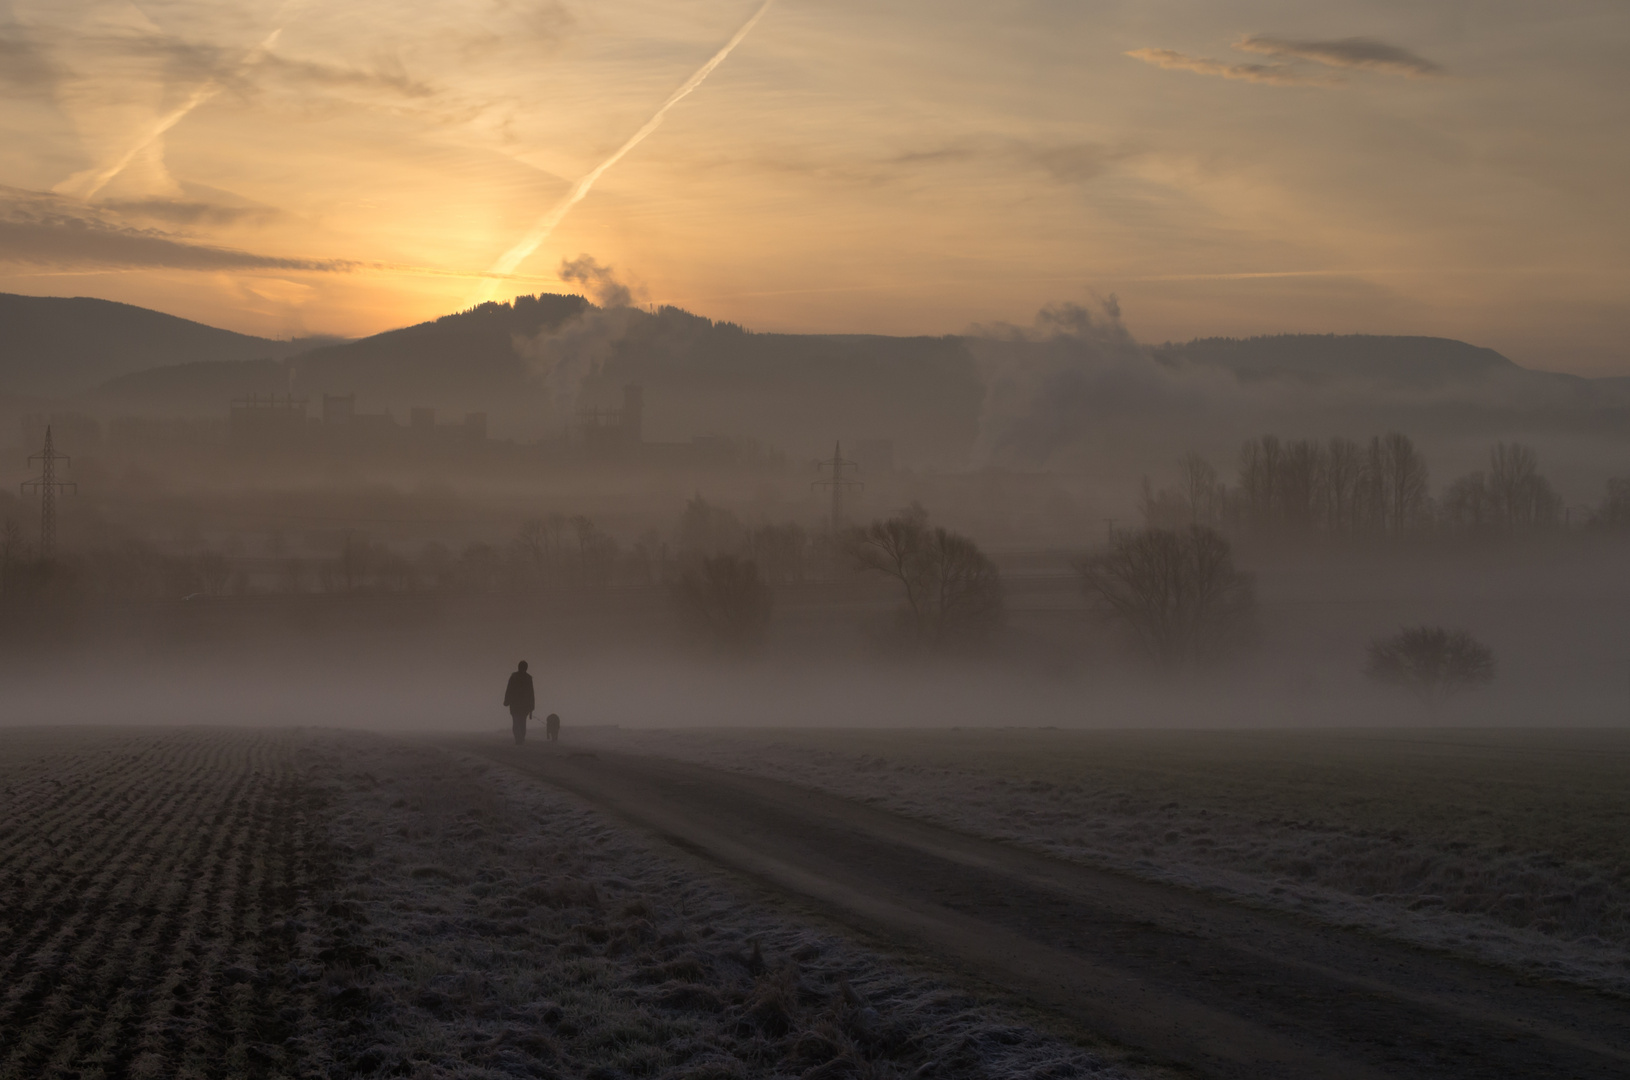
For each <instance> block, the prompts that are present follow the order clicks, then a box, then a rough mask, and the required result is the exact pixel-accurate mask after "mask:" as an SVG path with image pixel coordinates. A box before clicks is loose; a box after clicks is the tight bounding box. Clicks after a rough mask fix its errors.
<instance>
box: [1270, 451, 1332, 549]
mask: <svg viewBox="0 0 1630 1080" xmlns="http://www.w3.org/2000/svg"><path fill="white" fill-rule="evenodd" d="M1323 474H1324V447H1322V446H1320V445H1319V444H1318V443H1316V442H1311V441H1309V440H1307V439H1299V440H1297V441H1296V442H1293V443H1286V444H1285V446H1284V450H1283V451H1282V453H1281V455H1280V462H1279V476H1278V485H1277V488H1278V490H1277V491H1276V492H1275V503H1276V504H1277V506H1278V511H1279V518H1280V520H1281V521H1282V522H1283V523H1284V524H1285V525H1286V526H1288V527H1289V528H1290V529H1291V530H1293V531H1295V532H1300V533H1306V532H1308V531H1310V530H1311V529H1312V528H1313V525H1314V518H1315V513H1316V511H1317V507H1318V504H1319V500H1320V494H1321V492H1320V486H1321V484H1322V482H1323V479H1324V475H1323Z"/></svg>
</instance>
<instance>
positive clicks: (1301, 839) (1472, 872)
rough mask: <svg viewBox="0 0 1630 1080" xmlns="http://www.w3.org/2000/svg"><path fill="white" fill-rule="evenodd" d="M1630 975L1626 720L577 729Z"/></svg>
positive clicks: (1532, 959) (1410, 930) (957, 823)
mask: <svg viewBox="0 0 1630 1080" xmlns="http://www.w3.org/2000/svg"><path fill="white" fill-rule="evenodd" d="M574 738H582V739H584V740H587V741H592V742H594V743H596V744H600V745H606V746H615V747H618V748H621V749H625V750H631V751H640V752H647V753H658V754H663V755H667V756H673V757H679V758H683V759H686V760H691V761H697V762H702V763H707V764H713V765H718V766H723V767H727V768H732V769H737V770H741V771H745V772H751V773H755V774H759V775H765V776H770V777H775V778H780V779H785V780H791V781H794V782H797V783H800V784H805V785H809V786H813V787H817V788H821V789H824V790H828V791H832V792H834V793H837V794H842V795H845V796H848V797H852V798H857V799H861V800H864V801H867V802H870V803H873V804H874V805H877V806H880V807H883V808H887V809H891V810H895V811H898V812H901V813H905V814H908V815H911V816H915V817H918V818H921V819H925V820H929V821H935V822H939V823H942V824H946V825H950V826H953V827H955V828H958V829H961V830H965V831H968V832H972V833H975V834H978V835H983V836H988V837H992V838H996V839H1003V840H1007V841H1010V842H1014V843H1019V844H1022V845H1025V846H1028V847H1032V848H1035V849H1038V850H1042V851H1046V852H1048V853H1051V854H1054V855H1058V856H1061V857H1064V858H1067V859H1072V860H1077V861H1080V862H1084V863H1089V864H1094V865H1101V866H1107V867H1111V868H1116V869H1121V870H1125V871H1128V872H1130V873H1133V874H1136V875H1139V876H1143V877H1148V878H1152V879H1156V880H1164V881H1172V882H1177V883H1181V884H1185V885H1188V886H1191V887H1196V888H1200V889H1203V890H1206V891H1209V892H1212V893H1217V894H1222V895H1226V896H1230V897H1234V898H1237V899H1243V900H1246V901H1248V902H1251V903H1254V904H1259V905H1266V906H1271V907H1278V908H1289V909H1292V910H1295V911H1298V912H1302V913H1304V914H1307V915H1309V916H1312V917H1314V918H1317V919H1321V920H1325V921H1328V922H1331V923H1334V924H1338V925H1347V926H1357V927H1364V928H1367V929H1369V930H1372V931H1375V932H1379V933H1382V934H1384V935H1387V936H1390V937H1395V938H1399V939H1402V940H1407V941H1414V942H1417V943H1421V944H1426V945H1430V946H1432V947H1435V948H1442V949H1446V950H1450V951H1453V952H1457V953H1460V954H1464V955H1468V956H1472V957H1475V958H1478V959H1481V960H1487V961H1493V962H1497V963H1502V964H1514V965H1517V966H1519V967H1522V968H1525V969H1528V970H1532V971H1535V972H1539V973H1544V974H1547V975H1549V976H1553V977H1561V978H1565V979H1569V980H1573V981H1579V982H1583V983H1586V984H1589V985H1595V986H1600V987H1604V988H1611V989H1615V990H1619V991H1626V990H1630V732H1626V731H1613V730H1594V731H1584V730H1580V731H1547V732H1541V731H1517V730H1477V731H1465V730H1455V731H1450V730H1431V731H1327V732H1289V731H1272V732H1268V731H1257V732H1178V731H1166V732H1103V731H1098V732H1080V731H1053V730H1036V729H988V728H987V729H965V730H939V731H877V730H868V731H861V730H809V729H803V730H779V731H777V730H763V729H760V730H756V731H754V730H746V729H742V730H711V731H674V732H661V731H618V730H614V729H602V730H596V731H585V732H583V733H581V734H574Z"/></svg>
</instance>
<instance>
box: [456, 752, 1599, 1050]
mask: <svg viewBox="0 0 1630 1080" xmlns="http://www.w3.org/2000/svg"><path fill="white" fill-rule="evenodd" d="M448 745H450V746H459V747H462V748H465V749H468V750H471V751H473V752H476V753H481V754H484V755H486V756H487V757H489V758H491V759H492V760H494V761H498V762H502V763H504V764H506V765H510V766H512V767H514V768H516V769H519V770H521V771H523V772H524V773H526V774H528V775H531V776H534V777H537V778H539V779H542V780H545V781H547V782H548V783H549V784H550V785H553V786H556V787H560V788H564V789H566V790H568V791H571V792H575V793H577V794H579V795H581V796H583V797H585V798H587V799H589V800H591V801H592V802H594V803H595V804H597V805H599V806H602V807H604V808H606V809H609V810H612V811H614V812H615V813H617V814H619V815H621V816H622V817H624V818H625V819H626V820H629V821H631V822H634V823H637V824H639V825H642V826H644V827H646V828H647V829H649V830H652V831H654V832H656V833H657V834H659V835H661V836H664V837H666V838H669V839H670V840H672V841H673V842H675V843H677V844H678V845H680V846H681V847H683V848H685V849H687V850H690V851H693V852H697V853H700V854H703V855H705V856H707V857H708V858H710V859H712V860H714V861H716V862H718V863H721V864H723V865H725V866H728V867H730V868H732V869H735V870H737V871H741V872H745V873H746V874H748V875H750V876H752V877H754V878H756V879H758V880H760V881H763V882H767V883H769V884H771V885H772V886H774V887H776V888H779V889H781V890H783V891H785V892H787V893H790V894H794V895H797V896H801V897H804V898H806V899H808V900H812V901H814V902H815V903H816V904H817V905H819V906H820V907H821V908H822V909H824V910H825V911H827V912H828V913H830V914H833V915H835V916H837V917H838V918H840V919H843V920H846V921H848V922H850V923H851V924H853V925H856V926H859V927H863V928H866V929H869V930H872V931H876V932H881V933H882V934H884V935H886V936H888V937H889V938H890V939H891V940H895V941H900V942H902V943H906V944H910V945H913V946H915V947H916V948H917V949H919V950H921V951H922V952H924V953H925V954H928V955H931V956H936V957H940V958H942V959H947V960H950V961H951V962H953V963H956V964H958V965H960V966H961V967H963V968H964V969H965V970H966V971H968V972H969V973H970V974H972V975H974V976H976V977H979V978H982V979H986V980H989V981H990V982H992V983H994V984H996V985H998V986H1001V987H1004V988H1006V989H1008V990H1010V991H1014V992H1018V993H1020V994H1023V995H1026V996H1028V997H1029V998H1031V999H1032V1000H1033V1001H1035V1002H1037V1003H1038V1004H1039V1005H1041V1006H1043V1007H1044V1008H1046V1009H1048V1010H1050V1011H1051V1012H1053V1013H1054V1014H1055V1015H1058V1016H1061V1017H1064V1018H1067V1019H1069V1020H1070V1021H1073V1022H1074V1023H1076V1024H1078V1025H1080V1027H1081V1028H1082V1029H1083V1030H1088V1031H1093V1032H1097V1033H1100V1034H1103V1035H1106V1036H1108V1037H1110V1038H1112V1039H1115V1040H1117V1041H1119V1042H1121V1043H1123V1044H1125V1045H1129V1046H1134V1047H1140V1048H1144V1049H1146V1050H1148V1051H1149V1052H1151V1053H1153V1054H1155V1055H1156V1056H1158V1057H1159V1058H1162V1059H1165V1060H1168V1061H1173V1062H1176V1063H1179V1064H1182V1065H1186V1066H1187V1067H1189V1068H1191V1069H1194V1070H1196V1071H1197V1072H1199V1073H1200V1074H1201V1075H1205V1076H1213V1077H1242V1078H1243V1077H1251V1078H1259V1077H1295V1078H1299V1080H1300V1078H1305V1080H1313V1078H1319V1077H1406V1076H1407V1077H1421V1076H1431V1077H1434V1078H1445V1080H1448V1078H1458V1077H1465V1078H1483V1077H1487V1078H1490V1080H1493V1078H1496V1077H1499V1078H1506V1077H1512V1076H1522V1077H1527V1078H1538V1077H1553V1076H1554V1077H1583V1078H1591V1077H1601V1078H1604V1080H1605V1078H1608V1077H1615V1078H1616V1077H1622V1076H1624V1075H1627V1074H1630V1008H1627V1006H1626V1003H1625V1002H1624V1001H1623V1000H1622V999H1620V998H1616V997H1611V996H1608V995H1605V994H1601V993H1597V992H1593V991H1590V990H1585V989H1581V988H1577V987H1570V986H1564V985H1560V984H1552V983H1546V982H1543V981H1539V980H1535V979H1531V978H1526V977H1523V976H1520V975H1517V974H1514V973H1512V972H1508V971H1504V970H1501V969H1498V968H1493V967H1483V966H1478V965H1475V964H1471V963H1467V962H1464V961H1461V960H1456V959H1453V958H1449V957H1446V956H1442V955H1437V954H1433V953H1430V952H1427V951H1425V950H1422V949H1417V948H1414V947H1411V946H1408V945H1402V944H1397V943H1391V942H1385V941H1382V940H1379V939H1376V938H1373V937H1370V936H1367V935H1364V934H1360V933H1355V932H1351V931H1344V930H1339V929H1334V928H1331V927H1328V926H1320V925H1317V924H1315V923H1312V922H1308V921H1304V920H1301V919H1299V918H1296V917H1295V916H1291V915H1286V914H1283V913H1274V912H1268V911H1261V910H1254V909H1251V908H1248V907H1244V906H1241V905H1237V904H1231V903H1228V902H1225V901H1222V900H1218V899H1215V898H1212V897H1206V896H1202V895H1199V894H1196V893H1193V892H1189V891H1187V890H1183V889H1180V888H1174V887H1170V886H1165V885H1161V884H1157V883H1152V882H1146V881H1137V880H1133V879H1131V878H1128V877H1123V876H1120V875H1117V874H1114V873H1109V872H1104V871H1101V870H1096V869H1092V868H1089V867H1084V866H1079V865H1072V864H1069V863H1064V862H1060V861H1057V860H1053V859H1050V858H1047V857H1046V856H1043V855H1040V854H1036V853H1032V852H1026V851H1022V850H1019V849H1017V848H1013V847H1010V846H1007V845H1003V844H999V843H994V842H991V841H985V840H979V839H974V838H971V837H968V836H966V835H963V834H960V833H956V832H952V831H950V830H947V829H943V828H939V827H936V826H933V825H929V824H925V823H922V822H917V821H911V820H908V819H906V818H902V817H899V816H897V815H894V814H890V813H887V812H885V811H881V810H877V809H875V808H871V807H867V806H864V805H862V804H859V803H855V802H852V801H849V800H845V799H841V798H837V797H834V796H831V795H828V794H823V793H820V792H816V791H813V790H810V789H807V788H800V787H796V786H794V785H790V784H785V783H781V782H777V781H773V780H766V779H762V778H753V777H747V776H742V775H739V774H734V773H728V772H724V771H722V770H716V769H710V768H707V767H704V766H697V765H692V764H684V763H680V762H676V761H672V760H667V759H660V758H651V757H638V756H633V755H626V754H618V753H613V752H609V751H603V750H602V751H598V752H596V753H588V752H583V751H576V752H572V751H563V750H560V749H557V748H550V747H547V746H539V747H531V746H529V747H525V748H520V749H517V748H514V747H510V746H501V745H495V744H494V743H492V742H491V741H490V740H482V741H473V740H464V741H455V742H450V743H449V744H448Z"/></svg>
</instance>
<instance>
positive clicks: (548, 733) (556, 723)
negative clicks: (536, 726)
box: [543, 713, 560, 742]
mask: <svg viewBox="0 0 1630 1080" xmlns="http://www.w3.org/2000/svg"><path fill="white" fill-rule="evenodd" d="M543 732H544V736H545V737H546V738H547V739H548V740H549V741H550V742H559V741H560V714H558V713H550V714H549V715H548V716H546V717H544V719H543Z"/></svg>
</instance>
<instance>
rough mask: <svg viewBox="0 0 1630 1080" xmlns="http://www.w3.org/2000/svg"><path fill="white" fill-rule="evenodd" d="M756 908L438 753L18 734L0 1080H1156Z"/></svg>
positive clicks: (573, 801) (520, 785) (0, 1003)
mask: <svg viewBox="0 0 1630 1080" xmlns="http://www.w3.org/2000/svg"><path fill="white" fill-rule="evenodd" d="M487 745H488V746H489V747H490V746H491V745H492V744H491V743H490V741H489V743H488V744H487ZM767 899H769V898H767V897H766V896H765V894H764V891H763V890H762V889H758V888H751V889H743V888H741V882H740V880H739V879H737V878H735V877H733V876H732V875H730V874H728V873H725V872H722V871H720V870H719V869H718V868H716V867H712V866H708V865H706V864H703V863H701V862H699V861H698V860H696V859H695V858H694V857H693V856H691V855H688V854H682V853H677V852H674V851H673V850H672V848H670V847H668V846H667V845H666V844H664V843H662V842H660V841H658V842H653V841H651V840H650V839H649V838H648V837H644V836H642V835H640V833H639V832H638V831H637V830H634V829H630V828H628V827H626V826H623V825H621V824H619V823H618V822H616V821H615V820H614V819H612V818H611V817H610V816H608V815H607V814H605V813H604V812H603V811H601V810H598V809H596V808H595V807H593V806H592V805H590V804H588V803H587V802H585V801H584V800H583V799H581V798H579V797H577V796H574V795H572V794H570V793H569V792H565V791H562V790H560V789H558V788H556V787H553V786H550V785H546V784H539V783H536V782H535V781H534V780H533V779H531V778H529V777H527V776H524V775H521V774H517V773H514V772H511V771H510V770H508V769H504V768H499V767H495V766H493V765H492V764H490V763H489V762H487V761H485V760H484V759H481V758H479V757H475V756H473V755H471V754H469V753H467V752H465V751H464V750H462V749H458V748H454V749H451V750H449V749H446V748H441V747H437V746H434V745H431V744H429V743H427V742H426V741H425V740H422V739H391V738H388V737H382V736H377V735H370V734H366V733H360V732H333V731H314V730H311V729H306V730H291V731H245V730H209V729H177V730H146V731H137V730H126V731H106V730H104V731H94V730H89V729H85V730H36V731H15V730H13V731H4V732H0V1080H12V1078H16V1080H25V1078H26V1080H35V1078H47V1080H59V1078H60V1080H69V1078H72V1080H92V1078H105V1080H115V1078H126V1077H131V1078H136V1077H154V1078H159V1077H162V1078H166V1080H168V1078H171V1077H174V1078H179V1080H227V1078H230V1080H280V1078H285V1077H286V1078H291V1080H292V1078H296V1077H299V1078H313V1080H316V1078H331V1080H341V1078H352V1077H397V1076H405V1077H411V1078H413V1080H496V1078H498V1077H535V1078H540V1080H568V1078H581V1080H740V1078H743V1077H749V1076H752V1077H759V1076H763V1077H772V1076H784V1077H802V1078H805V1080H895V1078H900V1080H904V1078H906V1077H913V1078H917V1077H922V1078H926V1077H933V1078H935V1080H985V1078H988V1077H995V1076H1000V1077H1003V1078H1004V1080H1007V1078H1012V1080H1065V1078H1070V1077H1087V1076H1091V1077H1095V1078H1101V1080H1131V1078H1132V1077H1133V1076H1148V1075H1150V1073H1149V1072H1147V1071H1145V1070H1143V1069H1141V1068H1139V1067H1138V1066H1137V1065H1136V1064H1135V1063H1134V1062H1133V1059H1131V1058H1130V1057H1128V1056H1127V1055H1125V1054H1123V1053H1121V1051H1120V1050H1119V1048H1117V1047H1112V1046H1110V1047H1104V1046H1091V1045H1087V1042H1088V1041H1087V1040H1083V1039H1073V1040H1072V1039H1063V1038H1059V1037H1058V1035H1057V1034H1056V1033H1050V1032H1047V1031H1044V1030H1040V1029H1038V1028H1036V1027H1033V1026H1030V1025H1029V1024H1027V1023H1025V1021H1024V1020H1023V1019H1022V1017H1021V1015H1020V1014H1019V1013H1017V1012H1015V1011H1014V1010H1012V1009H1005V1008H1003V1007H1001V1006H1000V1005H993V1004H992V1003H991V1001H990V1000H989V999H988V997H985V996H981V995H978V994H970V993H969V992H967V991H966V990H962V989H958V988H956V987H954V986H950V985H947V984H946V982H945V980H944V979H943V978H942V977H941V976H940V975H939V974H936V973H935V972H932V971H927V972H925V971H924V970H922V969H921V968H920V967H919V968H913V967H912V966H910V965H904V964H901V963H900V962H899V961H898V959H897V958H895V957H893V956H890V955H887V954H886V953H882V952H879V951H877V950H875V949H868V948H865V947H863V946H859V945H857V944H856V943H855V942H854V941H852V940H847V939H846V938H845V936H844V935H842V934H837V933H833V932H832V931H831V929H830V927H827V928H820V927H815V926H812V925H810V924H809V922H808V921H807V920H803V919H800V918H796V917H788V916H787V915H786V913H785V912H784V911H783V910H778V907H779V905H778V904H775V903H766V902H765V901H766V900H767Z"/></svg>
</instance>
